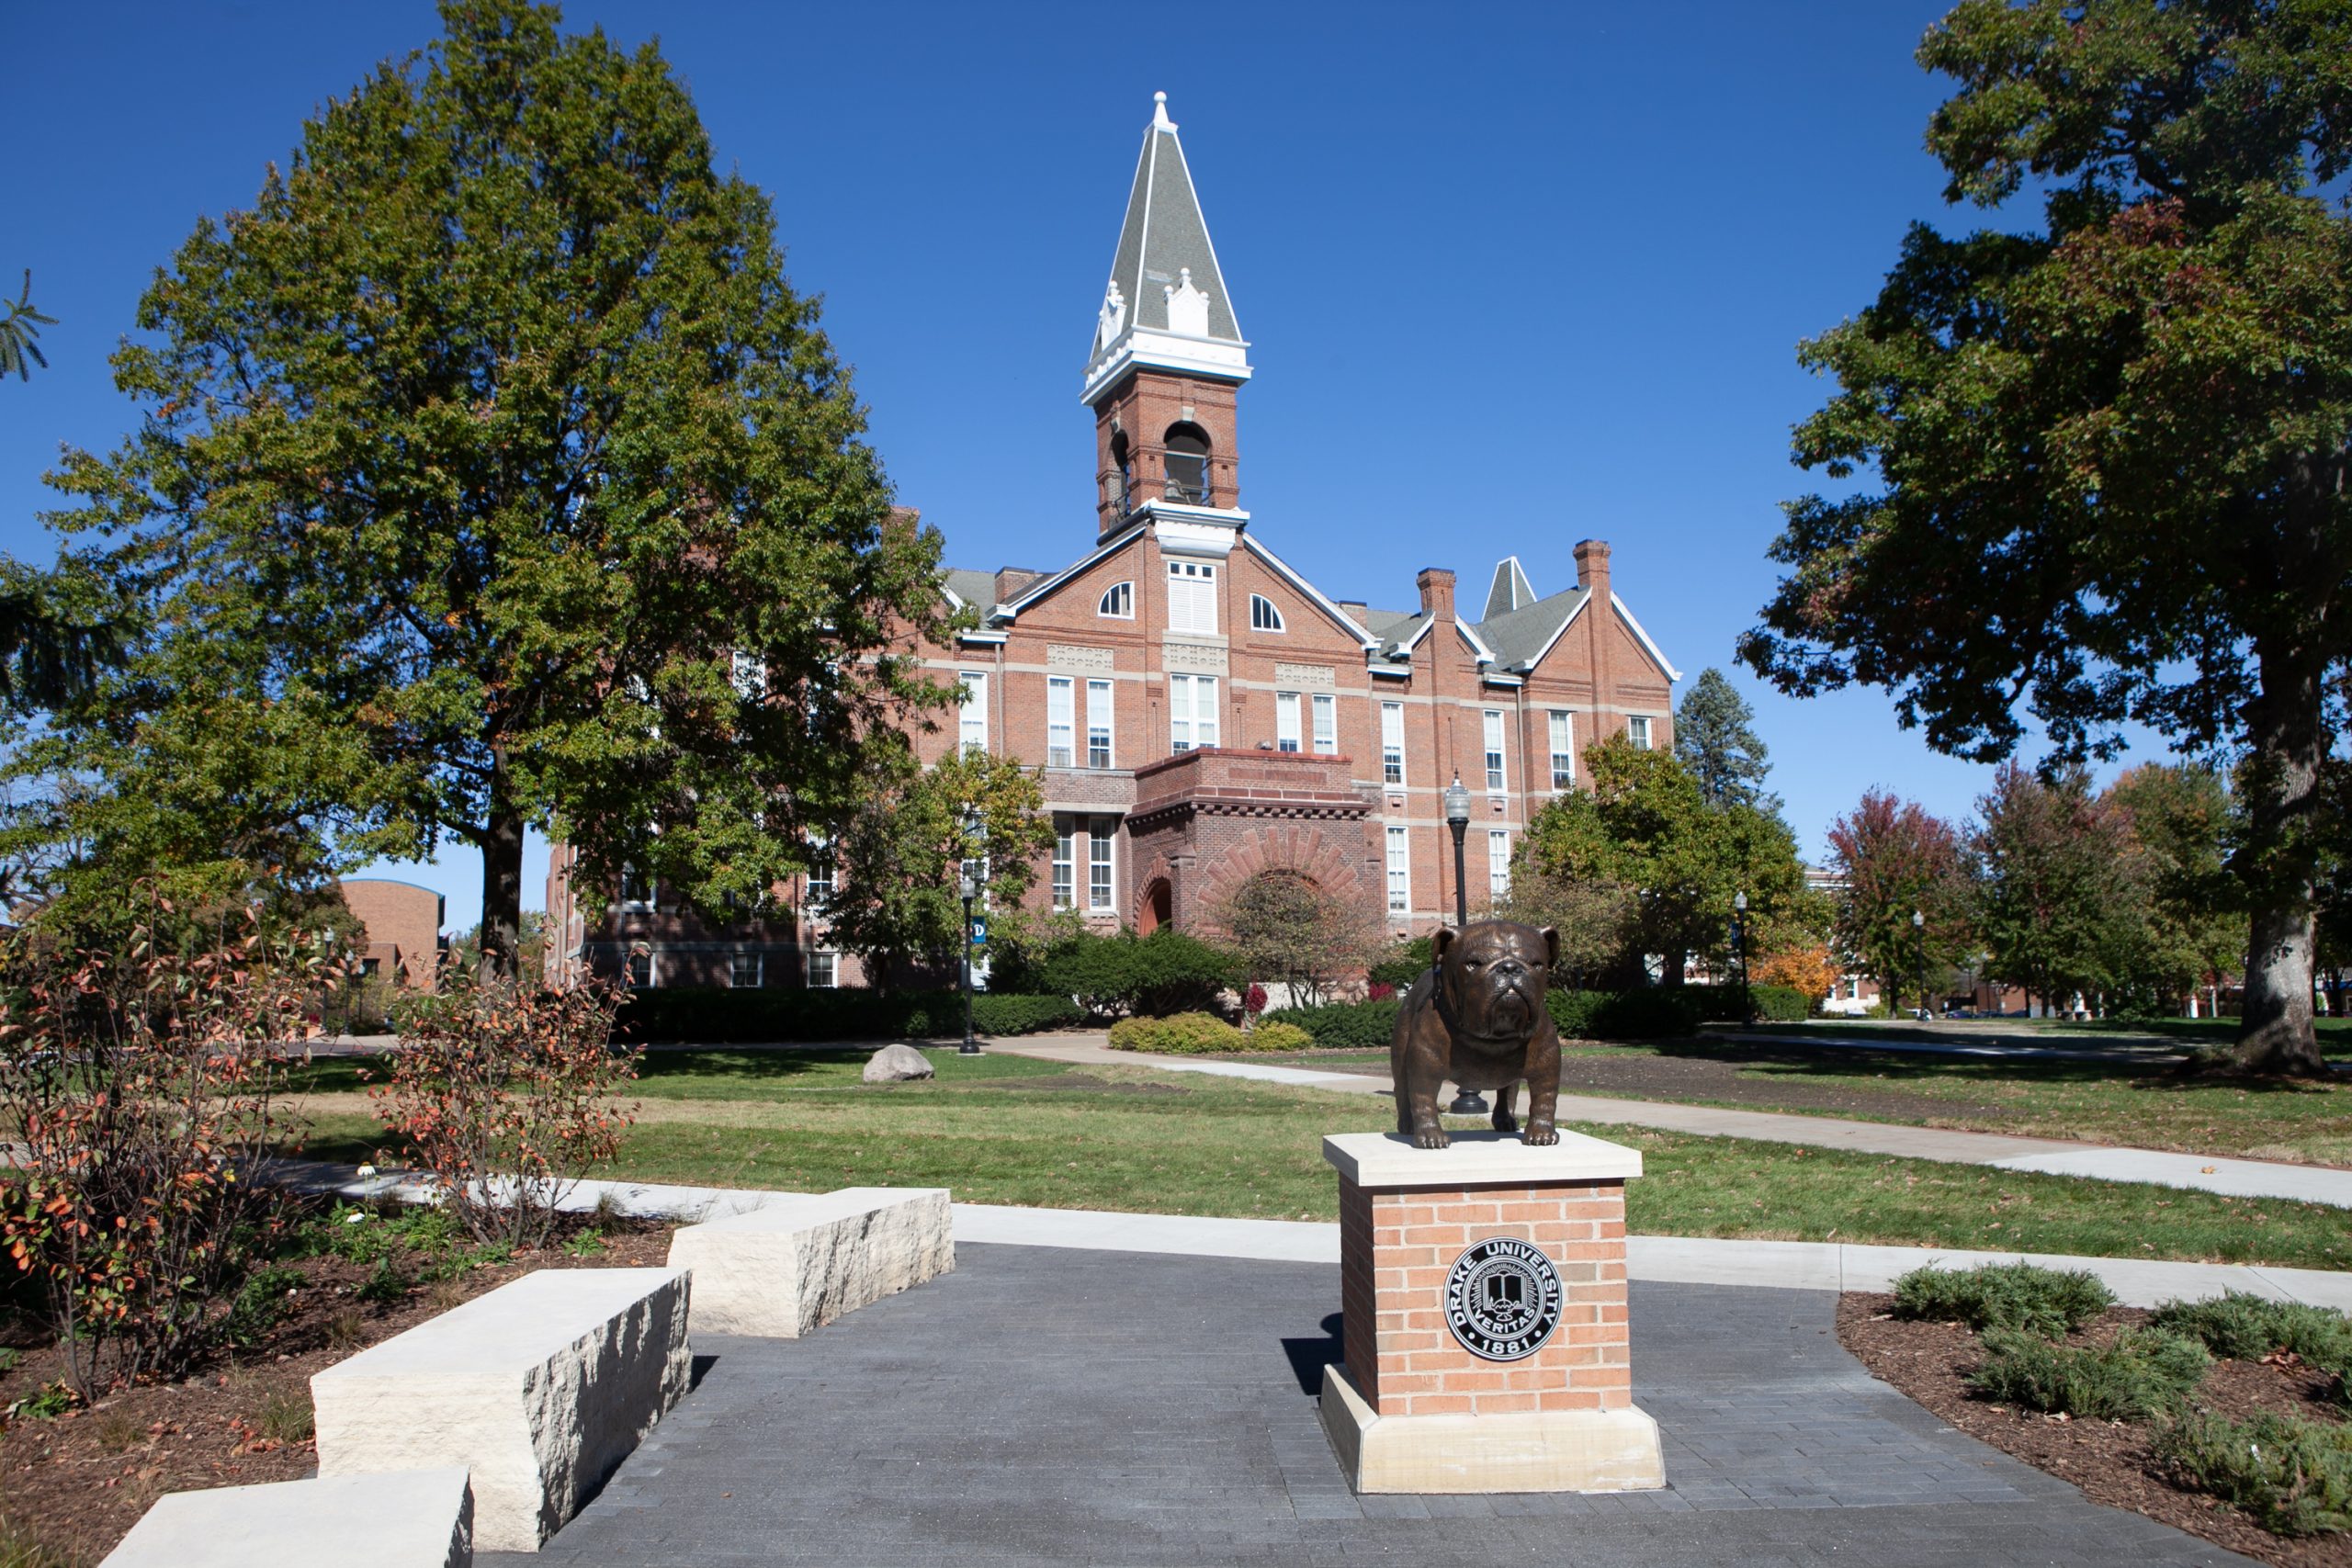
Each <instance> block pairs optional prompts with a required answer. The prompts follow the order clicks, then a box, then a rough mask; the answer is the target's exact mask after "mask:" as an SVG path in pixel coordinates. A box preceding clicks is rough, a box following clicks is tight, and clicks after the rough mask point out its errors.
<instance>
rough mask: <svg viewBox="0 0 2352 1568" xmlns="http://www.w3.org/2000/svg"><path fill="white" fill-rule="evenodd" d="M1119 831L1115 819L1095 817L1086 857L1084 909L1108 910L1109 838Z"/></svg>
mask: <svg viewBox="0 0 2352 1568" xmlns="http://www.w3.org/2000/svg"><path fill="white" fill-rule="evenodd" d="M1118 830H1119V819H1118V818H1115V817H1097V818H1095V819H1094V824H1093V832H1092V833H1091V836H1090V841H1089V845H1088V849H1087V855H1086V907H1087V908H1090V909H1108V908H1111V907H1112V899H1111V838H1112V835H1113V834H1114V833H1116V832H1117V831H1118Z"/></svg>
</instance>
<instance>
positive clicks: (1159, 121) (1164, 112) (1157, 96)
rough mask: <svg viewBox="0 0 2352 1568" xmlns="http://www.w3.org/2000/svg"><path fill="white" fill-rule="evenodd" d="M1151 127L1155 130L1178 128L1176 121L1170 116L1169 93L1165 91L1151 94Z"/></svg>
mask: <svg viewBox="0 0 2352 1568" xmlns="http://www.w3.org/2000/svg"><path fill="white" fill-rule="evenodd" d="M1151 128H1152V129H1153V130H1175V129H1176V122H1175V121H1174V120H1172V119H1170V118H1168V95H1167V94H1165V93H1154V94H1152V96H1151Z"/></svg>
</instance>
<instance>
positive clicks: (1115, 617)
mask: <svg viewBox="0 0 2352 1568" xmlns="http://www.w3.org/2000/svg"><path fill="white" fill-rule="evenodd" d="M1094 613H1095V614H1096V615H1100V616H1102V617H1103V619H1104V620H1106V621H1132V620H1134V619H1135V618H1136V585H1135V582H1134V581H1133V580H1129V581H1125V582H1114V583H1113V584H1111V586H1110V587H1108V588H1105V589H1104V590H1103V597H1102V598H1100V599H1098V600H1096V601H1095V604H1094Z"/></svg>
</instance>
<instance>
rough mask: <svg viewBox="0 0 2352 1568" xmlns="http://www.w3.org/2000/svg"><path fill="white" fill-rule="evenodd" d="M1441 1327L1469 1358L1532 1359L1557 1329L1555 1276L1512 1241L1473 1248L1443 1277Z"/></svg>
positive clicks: (1500, 1239)
mask: <svg viewBox="0 0 2352 1568" xmlns="http://www.w3.org/2000/svg"><path fill="white" fill-rule="evenodd" d="M1445 1322H1446V1326H1447V1327H1449V1328H1451V1329H1453V1337H1455V1338H1456V1339H1458V1340H1460V1341H1461V1342H1462V1345H1463V1348H1465V1349H1467V1350H1468V1351H1469V1352H1470V1353H1471V1354H1472V1355H1474V1356H1482V1357H1484V1358H1486V1359H1487V1360H1489V1361H1516V1360H1518V1359H1521V1358H1522V1357H1525V1356H1532V1355H1533V1354H1534V1353H1535V1352H1536V1351H1538V1350H1540V1349H1542V1348H1544V1341H1545V1340H1547V1339H1549V1338H1551V1337H1552V1331H1553V1330H1554V1329H1555V1328H1557V1327H1558V1326H1559V1325H1560V1271H1559V1270H1558V1269H1555V1268H1553V1267H1552V1260H1551V1259H1550V1258H1546V1257H1545V1256H1544V1252H1543V1249H1542V1248H1541V1247H1532V1246H1530V1245H1529V1244H1528V1243H1526V1242H1523V1241H1520V1240H1517V1239H1516V1238H1514V1237H1511V1236H1495V1237H1492V1238H1490V1239H1488V1240H1486V1241H1482V1242H1479V1243H1477V1244H1476V1245H1475V1246H1473V1247H1469V1248H1468V1249H1467V1250H1465V1251H1464V1253H1463V1254H1462V1256H1461V1257H1459V1258H1455V1259H1454V1260H1453V1273H1451V1274H1449V1275H1448V1276H1447V1277H1446V1281H1445Z"/></svg>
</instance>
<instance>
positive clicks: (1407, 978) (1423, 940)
mask: <svg viewBox="0 0 2352 1568" xmlns="http://www.w3.org/2000/svg"><path fill="white" fill-rule="evenodd" d="M1434 948H1435V943H1433V942H1430V939H1429V938H1428V937H1425V936H1417V937H1415V938H1414V939H1413V940H1412V941H1410V942H1398V943H1397V945H1396V946H1394V947H1392V948H1390V949H1389V950H1388V951H1387V952H1386V953H1383V954H1382V955H1381V956H1380V957H1379V958H1378V959H1377V960H1376V961H1374V964H1373V965H1372V968H1371V971H1370V973H1369V974H1368V975H1367V976H1366V978H1367V979H1369V980H1371V981H1372V983H1373V984H1374V985H1377V986H1393V987H1396V988H1397V990H1400V991H1403V990H1408V989H1410V988H1411V987H1412V984H1413V982H1414V981H1416V980H1418V979H1419V978H1420V977H1421V971H1422V970H1424V969H1426V968H1428V967H1429V966H1430V964H1434V963H1436V962H1437V960H1436V959H1435V958H1434V957H1433V956H1432V953H1433V950H1434Z"/></svg>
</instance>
